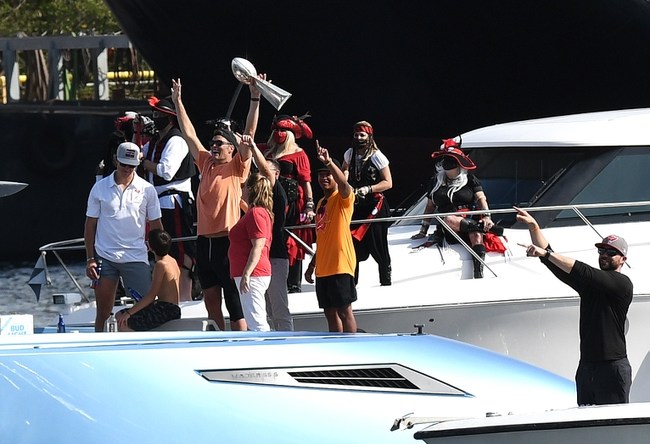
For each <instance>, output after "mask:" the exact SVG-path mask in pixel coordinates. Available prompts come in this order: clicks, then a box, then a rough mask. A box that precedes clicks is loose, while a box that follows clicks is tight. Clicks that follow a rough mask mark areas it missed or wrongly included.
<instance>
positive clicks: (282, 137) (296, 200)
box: [259, 115, 315, 293]
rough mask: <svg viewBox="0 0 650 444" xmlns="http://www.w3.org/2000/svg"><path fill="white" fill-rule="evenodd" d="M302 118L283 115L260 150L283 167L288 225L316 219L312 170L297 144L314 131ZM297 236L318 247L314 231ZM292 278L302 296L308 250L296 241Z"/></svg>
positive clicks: (291, 255)
mask: <svg viewBox="0 0 650 444" xmlns="http://www.w3.org/2000/svg"><path fill="white" fill-rule="evenodd" d="M306 117H308V115H304V116H301V117H296V116H288V115H280V116H276V117H275V118H274V119H273V123H272V125H271V129H272V132H271V136H270V137H269V140H268V142H267V144H266V146H264V145H263V144H260V146H259V147H260V149H261V150H262V152H263V153H264V156H265V157H266V158H268V159H274V160H276V161H277V162H278V164H279V165H280V177H279V178H278V180H279V182H280V184H281V185H282V187H283V188H284V190H285V192H286V193H287V200H288V203H289V205H288V210H287V218H286V224H287V225H300V224H302V223H311V221H312V220H313V218H314V195H313V193H312V188H311V166H310V163H309V158H308V157H307V154H306V153H305V151H304V150H303V149H302V148H301V147H300V146H299V145H298V143H297V142H296V140H298V139H300V138H302V137H306V138H307V139H311V138H312V137H313V133H312V130H311V128H310V127H309V126H308V125H307V124H306V123H305V122H304V120H303V119H304V118H306ZM294 233H295V234H296V235H297V236H298V237H300V239H302V241H304V242H305V243H306V244H307V245H311V244H312V243H314V240H315V239H314V231H313V230H312V229H311V228H307V229H301V230H296V231H294ZM287 243H288V253H289V264H290V266H289V277H288V279H287V286H288V291H289V293H299V292H300V291H301V282H302V260H303V259H304V258H305V250H304V248H303V247H302V246H301V245H299V244H298V243H297V242H296V241H295V240H294V239H293V238H289V239H288V241H287Z"/></svg>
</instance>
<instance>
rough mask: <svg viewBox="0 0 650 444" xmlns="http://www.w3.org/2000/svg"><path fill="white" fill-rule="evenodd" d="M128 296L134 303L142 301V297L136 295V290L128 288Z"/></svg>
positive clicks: (138, 294)
mask: <svg viewBox="0 0 650 444" xmlns="http://www.w3.org/2000/svg"><path fill="white" fill-rule="evenodd" d="M129 294H130V295H131V297H132V298H133V300H134V301H135V302H138V301H139V300H140V299H142V295H141V294H140V293H138V291H137V290H134V289H133V288H131V287H129Z"/></svg>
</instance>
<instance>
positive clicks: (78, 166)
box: [0, 102, 147, 262]
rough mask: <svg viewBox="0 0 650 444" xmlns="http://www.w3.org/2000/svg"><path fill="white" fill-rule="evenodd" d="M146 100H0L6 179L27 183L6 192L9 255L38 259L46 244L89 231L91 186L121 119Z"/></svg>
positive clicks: (1, 166)
mask: <svg viewBox="0 0 650 444" xmlns="http://www.w3.org/2000/svg"><path fill="white" fill-rule="evenodd" d="M125 109H131V110H135V111H137V110H142V111H146V110H147V108H146V107H145V106H144V105H143V104H142V103H140V102H138V103H129V104H126V103H101V104H100V103H85V104H81V103H62V104H50V105H44V104H43V105H36V104H34V105H3V106H0V134H2V147H1V148H2V161H1V162H0V178H2V180H8V181H17V182H25V183H27V184H29V185H28V186H27V187H26V188H25V189H24V190H22V191H20V192H19V193H16V194H14V195H12V196H8V197H5V198H2V199H0V214H1V215H2V222H0V225H1V227H2V230H1V231H0V232H1V233H2V247H1V248H0V260H2V261H12V262H16V261H22V260H29V261H32V260H34V258H35V257H36V255H37V254H38V248H39V247H40V246H42V245H44V244H46V243H49V242H53V241H58V240H65V239H73V238H78V237H82V236H83V224H84V220H85V207H86V200H87V198H88V192H89V191H90V188H91V187H92V185H93V184H94V182H95V171H96V168H97V164H98V163H99V161H100V160H101V159H102V158H103V157H104V154H105V152H106V149H107V142H108V136H109V135H110V133H111V132H112V131H113V130H114V129H115V128H114V125H113V122H114V120H115V118H116V117H117V116H118V115H119V113H120V111H123V110H125Z"/></svg>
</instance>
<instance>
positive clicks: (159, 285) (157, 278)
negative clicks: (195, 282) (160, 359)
mask: <svg viewBox="0 0 650 444" xmlns="http://www.w3.org/2000/svg"><path fill="white" fill-rule="evenodd" d="M171 244H172V238H171V236H170V235H169V233H167V232H166V231H163V230H161V229H158V228H157V229H154V230H151V231H150V232H149V248H150V249H151V251H153V252H154V254H155V255H156V264H155V265H154V267H153V275H152V276H151V288H150V289H149V291H148V292H147V294H146V295H144V296H143V297H142V299H140V300H139V301H138V302H137V303H136V304H135V305H134V306H133V307H131V308H129V309H124V310H121V311H120V312H119V313H117V315H116V316H115V317H116V319H117V326H118V330H119V331H146V330H151V329H152V328H156V327H158V326H160V325H162V324H164V323H165V322H167V321H171V320H172V319H180V317H181V309H180V307H179V306H178V301H179V281H180V275H181V271H180V269H179V268H178V264H177V262H176V259H174V258H173V257H171V256H169V254H168V253H169V249H170V247H171ZM156 296H158V297H157V298H156Z"/></svg>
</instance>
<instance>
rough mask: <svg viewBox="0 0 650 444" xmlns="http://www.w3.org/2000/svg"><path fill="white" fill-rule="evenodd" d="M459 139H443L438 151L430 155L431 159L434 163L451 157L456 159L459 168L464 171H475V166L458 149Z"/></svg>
mask: <svg viewBox="0 0 650 444" xmlns="http://www.w3.org/2000/svg"><path fill="white" fill-rule="evenodd" d="M460 145H461V138H460V136H458V137H454V138H453V139H443V140H442V145H440V150H438V151H434V152H433V153H432V154H431V157H433V159H434V160H435V161H437V160H440V159H442V157H443V156H448V157H453V158H454V159H456V161H457V162H458V164H459V165H460V166H461V168H464V169H466V170H473V169H476V164H474V162H473V161H472V159H470V158H469V157H467V155H465V153H463V151H462V150H461V149H460Z"/></svg>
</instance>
